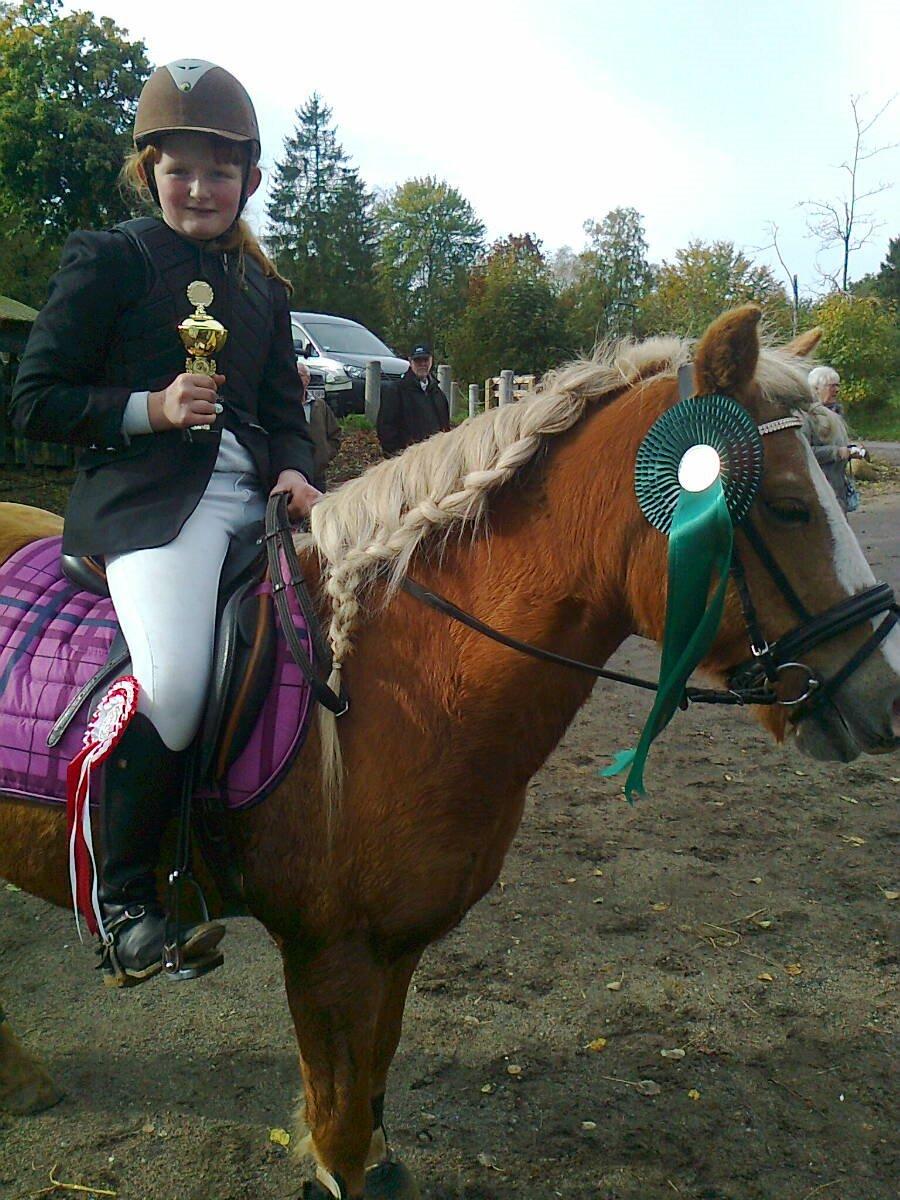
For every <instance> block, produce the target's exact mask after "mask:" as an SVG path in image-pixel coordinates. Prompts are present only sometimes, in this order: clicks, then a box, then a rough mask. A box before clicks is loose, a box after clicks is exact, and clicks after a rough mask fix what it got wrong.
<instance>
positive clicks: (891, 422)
mask: <svg viewBox="0 0 900 1200" xmlns="http://www.w3.org/2000/svg"><path fill="white" fill-rule="evenodd" d="M850 424H851V427H852V429H853V432H854V433H855V434H856V436H857V437H858V438H860V439H861V440H862V441H864V442H866V441H868V442H900V408H889V409H886V410H885V411H884V412H880V413H871V414H864V413H860V414H859V416H856V415H854V416H853V417H852V418H851V421H850Z"/></svg>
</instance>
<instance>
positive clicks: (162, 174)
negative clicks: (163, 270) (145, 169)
mask: <svg viewBox="0 0 900 1200" xmlns="http://www.w3.org/2000/svg"><path fill="white" fill-rule="evenodd" d="M223 149H224V148H223V147H221V146H220V145H218V144H217V143H216V142H215V141H214V139H213V138H211V137H208V136H207V135H206V134H203V133H188V132H185V133H170V134H167V135H166V137H165V138H164V139H163V142H162V145H161V147H160V153H159V159H158V161H157V162H156V164H155V166H154V168H153V169H154V176H155V180H156V190H157V192H158V194H159V204H160V208H161V209H162V213H163V218H164V220H165V222H166V224H167V225H168V226H169V227H170V228H171V229H174V230H175V232H176V233H180V234H183V236H184V237H189V238H193V239H194V240H195V241H198V242H206V241H209V240H210V239H212V238H217V237H219V236H220V235H221V234H223V233H225V231H226V230H227V229H230V228H231V225H232V224H233V222H234V219H235V217H236V216H237V215H238V206H239V204H240V202H241V190H242V187H243V182H244V168H243V165H242V163H241V161H240V160H238V161H231V159H230V156H229V155H228V154H227V153H223ZM260 178H261V176H260V172H259V168H258V167H252V168H251V170H250V177H249V179H248V181H247V183H248V186H247V195H248V196H252V195H253V193H254V192H255V191H256V189H257V188H258V187H259V183H260Z"/></svg>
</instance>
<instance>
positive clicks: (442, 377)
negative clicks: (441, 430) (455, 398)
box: [437, 363, 453, 416]
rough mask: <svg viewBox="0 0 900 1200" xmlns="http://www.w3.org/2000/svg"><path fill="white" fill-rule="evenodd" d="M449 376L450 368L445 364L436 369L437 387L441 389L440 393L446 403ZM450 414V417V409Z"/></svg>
mask: <svg viewBox="0 0 900 1200" xmlns="http://www.w3.org/2000/svg"><path fill="white" fill-rule="evenodd" d="M450 375H451V370H450V367H449V366H448V365H447V364H446V363H441V365H440V366H439V367H438V369H437V381H438V387H439V388H440V389H441V391H442V392H443V393H444V395H445V396H446V397H447V400H448V401H449V399H450ZM450 413H451V416H452V414H453V410H452V409H451V410H450Z"/></svg>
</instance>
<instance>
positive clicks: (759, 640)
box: [401, 417, 900, 714]
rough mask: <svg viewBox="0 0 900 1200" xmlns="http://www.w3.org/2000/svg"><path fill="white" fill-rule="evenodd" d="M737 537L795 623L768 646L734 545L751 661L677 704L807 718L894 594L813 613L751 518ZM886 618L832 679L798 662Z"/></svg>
mask: <svg viewBox="0 0 900 1200" xmlns="http://www.w3.org/2000/svg"><path fill="white" fill-rule="evenodd" d="M800 426H801V422H800V420H799V418H797V417H781V418H779V419H778V420H775V421H769V422H767V423H765V424H764V425H760V426H759V427H758V428H759V432H760V434H761V435H765V434H768V433H777V432H779V431H780V430H783V429H791V428H798V427H800ZM740 528H741V530H742V532H743V533H744V536H745V537H746V539H747V541H748V542H749V544H750V546H751V547H752V549H753V551H754V553H755V554H756V556H757V558H758V559H759V560H760V562H761V564H762V566H763V567H764V568H765V570H766V571H767V572H768V574H769V576H770V578H771V579H772V581H773V582H774V584H775V586H776V587H777V588H778V590H779V592H780V593H781V595H782V596H783V597H784V599H785V600H786V601H787V603H788V605H789V606H790V607H791V608H792V609H793V611H794V613H795V614H796V615H797V616H798V618H799V619H800V622H801V624H800V625H799V626H797V628H796V629H793V630H791V631H790V632H789V633H786V634H783V635H782V636H781V637H780V638H778V639H777V640H776V641H774V642H772V643H771V644H770V643H769V642H768V641H767V640H766V638H765V636H764V635H763V633H762V630H761V627H760V623H759V619H758V617H757V614H756V607H755V605H754V603H753V598H752V597H751V595H750V589H749V586H748V584H747V576H746V572H745V570H744V565H743V562H742V560H741V557H740V555H739V553H738V551H737V547H735V549H734V551H733V553H732V562H731V578H732V580H733V582H734V585H735V589H736V591H737V594H738V597H739V599H740V603H741V609H742V611H743V614H744V622H745V624H746V627H747V634H748V638H749V641H750V653H751V656H750V658H748V659H746V660H745V661H744V662H742V663H740V664H739V665H738V666H737V667H735V668H734V670H733V671H732V672H731V674H730V676H729V678H728V687H727V690H724V691H723V690H717V689H715V688H696V687H688V688H685V693H684V699H683V704H682V706H683V707H687V705H688V704H691V703H694V704H740V705H745V704H777V705H779V706H781V707H784V708H795V707H798V706H799V705H801V704H805V705H806V714H809V713H812V712H815V711H816V710H818V709H819V708H820V707H821V706H822V705H823V704H824V703H825V701H826V700H831V699H833V697H834V695H835V693H836V692H837V690H838V689H839V688H840V687H841V685H842V684H844V683H845V682H846V681H847V680H848V679H849V678H850V676H851V675H852V674H853V673H854V672H855V671H857V670H858V669H859V667H861V666H862V664H863V663H864V662H865V661H866V659H867V658H868V657H869V656H870V655H871V654H872V653H873V652H874V651H875V650H876V649H877V648H878V647H879V646H880V645H881V643H882V642H883V641H884V640H885V638H886V637H887V636H888V634H889V633H890V632H891V630H892V629H893V627H894V625H896V623H897V619H898V616H900V607H898V605H897V602H896V600H895V598H894V592H893V589H892V588H891V587H890V585H889V584H886V583H876V584H875V585H874V586H873V587H870V588H866V590H865V591H863V592H859V593H857V595H855V596H850V597H848V598H847V599H846V600H841V601H840V602H839V603H838V604H835V605H833V606H832V607H831V608H829V609H826V610H825V612H822V613H817V614H812V613H810V612H809V611H808V609H807V608H806V605H805V604H804V603H803V601H802V600H801V599H800V597H799V596H798V595H797V593H796V591H795V590H794V588H793V587H792V586H791V583H790V581H789V580H788V578H787V576H786V575H785V574H784V572H783V571H782V569H781V567H780V566H779V565H778V563H777V561H776V560H775V558H774V557H773V555H772V554H771V552H770V551H769V548H768V547H767V546H766V544H765V542H764V541H763V540H762V538H761V537H760V535H759V533H758V531H757V530H756V528H755V526H754V525H753V523H752V521H751V520H750V519H749V518H747V520H746V521H744V522H743V523H742V524H741V526H740ZM401 587H402V588H403V590H404V591H406V592H407V593H408V594H409V595H410V596H412V597H413V598H414V599H416V600H419V601H420V602H421V603H423V604H427V605H428V606H429V607H430V608H433V609H435V610H436V611H437V612H440V613H443V614H444V615H445V616H447V617H450V619H451V620H454V621H458V622H459V623H460V624H462V625H465V626H467V627H468V628H469V629H473V630H475V632H476V633H480V634H483V635H484V636H485V637H488V638H491V639H492V640H493V641H495V642H499V643H500V644H501V645H503V646H509V647H510V648H511V649H513V650H517V651H519V652H520V653H522V654H527V655H529V656H530V657H531V658H537V659H540V660H541V661H542V662H550V663H555V664H557V665H559V666H564V667H571V668H572V669H573V670H576V671H582V672H585V673H586V674H589V675H594V676H595V677H597V678H601V679H611V680H613V681H615V682H616V683H627V684H630V685H632V686H634V687H640V688H646V689H647V690H650V691H656V690H657V685H656V684H655V683H652V682H651V681H650V680H647V679H639V678H638V677H637V676H634V675H625V674H621V673H619V672H617V671H608V670H606V669H605V668H603V667H598V666H596V665H594V664H592V663H586V662H582V661H581V660H580V659H577V658H568V657H566V656H565V655H562V654H555V653H554V652H553V651H552V650H545V649H543V648H542V647H540V646H534V645H532V644H531V643H530V642H522V641H519V639H518V638H514V637H510V636H509V635H508V634H505V633H501V632H500V631H499V630H497V629H494V628H493V626H491V625H488V624H487V623H486V622H484V621H480V620H479V619H478V618H477V617H474V616H472V614H471V613H467V612H465V610H463V609H461V608H459V607H458V605H456V604H454V603H453V602H452V601H451V600H448V599H447V598H446V597H444V596H440V595H438V594H437V593H436V592H432V591H429V590H428V589H427V588H424V587H422V585H421V584H420V583H417V582H416V581H415V580H414V579H411V578H410V577H409V576H407V577H406V578H405V579H404V580H403V583H402V584H401ZM882 613H885V614H886V616H885V619H884V620H883V621H882V622H881V624H880V625H879V626H878V628H877V629H876V630H875V631H874V632H873V633H872V634H871V636H870V637H868V638H867V639H866V641H865V642H863V644H862V645H861V646H859V647H858V648H857V649H856V650H855V651H854V653H853V654H852V655H851V656H850V658H849V659H848V660H847V662H845V663H844V665H843V666H842V667H841V668H840V669H839V670H838V671H836V672H835V674H834V675H832V676H831V678H830V679H827V680H823V679H822V678H821V677H820V676H819V674H818V672H817V671H815V670H814V669H813V668H812V667H809V666H808V665H807V664H806V663H804V662H802V661H800V656H801V655H804V654H806V653H807V651H809V650H813V649H815V647H816V646H819V645H821V644H822V643H823V642H826V641H829V640H830V639H831V638H835V637H839V636H840V635H841V634H843V633H846V632H847V631H848V630H850V629H854V628H855V627H856V626H857V625H861V624H862V623H863V622H864V621H869V620H874V619H875V617H877V616H879V615H880V614H882ZM788 672H796V673H801V674H802V675H803V676H805V682H804V685H803V688H802V690H801V692H800V694H799V695H796V696H792V697H791V698H785V697H783V696H782V695H780V694H779V692H778V691H777V690H776V685H777V684H779V682H781V680H782V676H783V675H786V674H787V673H788Z"/></svg>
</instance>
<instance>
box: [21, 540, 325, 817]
mask: <svg viewBox="0 0 900 1200" xmlns="http://www.w3.org/2000/svg"><path fill="white" fill-rule="evenodd" d="M61 541H62V539H61V538H58V537H55V538H43V539H42V540H40V541H37V542H32V543H31V544H30V545H28V546H24V547H23V548H22V549H21V550H18V551H17V552H16V553H15V554H14V555H12V557H11V558H10V559H9V560H8V561H7V562H6V563H4V564H3V565H2V566H0V793H3V792H5V793H8V794H9V795H11V796H23V797H27V798H29V799H33V800H46V801H49V802H59V803H63V804H64V803H65V800H66V767H67V765H68V764H69V762H70V761H71V760H72V759H73V758H74V757H75V755H76V754H77V753H78V751H79V750H80V749H81V742H82V737H83V736H84V729H85V726H86V724H87V720H88V717H89V716H90V712H89V711H88V706H87V705H85V706H84V707H83V708H82V710H81V711H80V712H79V713H78V714H77V716H76V717H75V718H74V720H73V721H72V723H71V725H70V726H69V728H68V729H67V730H66V733H65V735H64V736H63V737H62V738H61V739H60V741H59V742H58V743H57V745H56V746H54V747H53V748H52V749H50V748H49V747H48V746H47V736H48V734H49V733H50V730H51V729H52V728H53V726H54V724H55V723H56V720H57V718H58V717H59V715H60V713H61V712H62V711H63V709H64V708H65V707H66V705H67V704H68V703H69V701H70V700H71V699H72V697H73V696H74V695H75V693H76V692H77V691H78V690H79V688H81V687H83V686H84V684H86V683H87V682H88V680H90V679H91V678H92V677H93V676H94V675H95V674H96V672H97V670H98V669H99V668H100V667H102V666H103V664H104V663H105V661H106V657H107V654H108V652H109V647H110V645H111V643H112V641H113V638H114V637H115V635H116V633H117V632H118V628H119V626H118V623H117V621H116V614H115V612H114V611H113V606H112V601H111V600H109V598H108V597H101V596H95V595H93V594H92V593H90V592H80V591H78V590H77V588H76V587H75V585H74V584H72V583H70V582H69V580H68V579H66V578H65V576H64V575H63V574H62V571H61V569H60V545H61ZM260 590H265V585H262V587H261V589H260ZM291 599H293V597H291ZM292 612H293V617H294V625H295V627H296V629H297V632H298V634H299V636H300V638H301V641H302V642H303V643H304V645H305V648H306V650H307V653H309V650H310V646H309V642H310V638H309V631H308V629H307V628H306V625H305V623H304V621H303V617H302V616H301V614H300V612H299V611H298V610H297V609H296V608H295V607H294V606H293V605H292ZM311 709H312V704H311V694H310V689H309V685H308V684H307V682H306V680H305V679H304V678H303V675H302V673H301V671H300V668H299V667H298V666H297V664H296V663H295V662H294V660H293V659H292V658H291V655H290V652H289V650H288V648H287V643H286V642H285V639H284V637H283V636H282V635H281V633H280V631H279V633H278V639H277V649H276V658H275V670H274V674H273V679H272V686H271V688H270V690H269V693H268V696H267V697H266V700H265V702H264V704H263V707H262V709H261V710H260V714H259V717H258V719H257V722H256V725H255V727H254V730H253V733H252V734H251V736H250V739H249V741H248V742H247V745H246V746H245V747H244V749H243V750H242V751H241V753H240V755H239V757H238V758H237V759H236V760H235V761H234V763H233V764H232V765H231V767H229V769H228V774H227V776H226V777H225V778H224V779H222V780H221V781H220V782H219V790H220V792H221V795H222V799H223V801H224V803H225V804H226V806H227V807H228V808H232V809H241V808H247V807H249V806H250V805H252V804H257V803H259V801H260V800H262V799H264V798H265V797H266V796H267V795H268V793H269V792H270V791H271V790H272V789H273V788H274V787H275V786H276V785H277V784H278V783H279V781H280V780H281V778H282V776H283V775H284V773H285V772H286V770H287V768H288V767H289V766H290V764H291V762H292V761H293V759H294V756H295V755H296V753H297V751H298V750H299V749H300V747H301V746H302V745H303V742H304V741H305V740H306V734H307V730H308V727H309V719H310V713H311ZM0 799H2V796H0Z"/></svg>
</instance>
